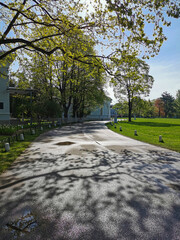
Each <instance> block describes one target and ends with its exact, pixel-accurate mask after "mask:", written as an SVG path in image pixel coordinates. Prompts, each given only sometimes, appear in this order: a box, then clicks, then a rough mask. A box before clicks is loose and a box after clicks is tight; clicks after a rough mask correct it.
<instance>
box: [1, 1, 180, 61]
mask: <svg viewBox="0 0 180 240" xmlns="http://www.w3.org/2000/svg"><path fill="white" fill-rule="evenodd" d="M179 9H180V3H179V1H178V0H168V1H167V0H158V1H157V0H151V1H149V0H143V1H142V0H136V1H130V0H94V1H90V2H89V1H80V0H71V1H69V0H43V1H41V0H16V1H14V0H12V1H11V0H4V1H3V2H2V1H1V2H0V21H1V29H0V30H1V31H0V46H1V50H3V51H4V52H3V53H2V54H1V56H0V59H4V58H5V57H6V56H8V55H9V54H11V53H16V52H17V51H18V50H22V49H26V50H29V51H38V52H40V53H42V54H46V55H49V56H50V55H51V54H53V53H54V52H55V51H57V50H60V51H61V52H62V53H63V54H67V55H68V57H70V58H73V59H74V60H78V61H86V60H87V59H84V58H86V57H94V56H95V55H96V54H93V55H91V54H90V55H89V54H85V55H82V54H79V52H77V54H73V53H72V52H71V51H69V50H68V47H67V45H66V43H65V42H64V37H68V38H71V39H76V42H77V41H78V42H79V43H81V44H82V42H83V41H84V40H82V38H79V35H81V33H82V32H83V34H85V35H87V36H91V38H92V39H93V40H94V42H95V43H96V44H102V45H103V46H105V47H111V52H110V55H106V56H105V55H103V54H101V57H107V58H112V57H115V56H117V55H118V53H119V51H121V50H122V48H123V47H125V46H126V47H127V46H129V44H131V43H132V44H133V45H136V48H137V46H139V48H141V46H143V47H146V50H147V51H148V54H150V55H154V54H156V53H157V52H158V51H159V49H160V46H161V45H162V43H163V41H164V40H165V39H166V37H165V36H164V34H163V25H165V26H169V25H170V22H169V21H168V18H167V17H169V16H170V17H175V18H178V17H179V14H180V11H179ZM147 24H149V25H150V28H149V29H148V32H147V30H146V25H147ZM44 28H45V29H46V31H44ZM42 29H43V31H42ZM34 32H36V33H37V34H32V33H34ZM45 40H46V41H45ZM48 41H53V43H54V45H53V46H52V47H50V48H49V47H48V46H47V44H48ZM45 43H46V44H45ZM92 62H93V61H92Z"/></svg>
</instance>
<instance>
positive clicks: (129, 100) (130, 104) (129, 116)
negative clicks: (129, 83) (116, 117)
mask: <svg viewBox="0 0 180 240" xmlns="http://www.w3.org/2000/svg"><path fill="white" fill-rule="evenodd" d="M128 108H129V109H128V122H131V114H132V98H131V96H130V93H128Z"/></svg>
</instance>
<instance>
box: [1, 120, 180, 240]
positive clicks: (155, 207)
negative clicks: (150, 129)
mask: <svg viewBox="0 0 180 240" xmlns="http://www.w3.org/2000/svg"><path fill="white" fill-rule="evenodd" d="M0 227H1V230H0V239H1V240H9V239H23V240H26V239H29V240H46V239H49V240H75V239H77V240H81V239H82V240H115V239H120V240H121V239H122V240H124V239H133V240H134V239H138V240H141V239H143V240H144V239H145V240H146V239H148V240H160V239H162V240H175V239H176V240H177V239H180V154H179V153H176V152H172V151H169V150H165V149H161V148H158V147H154V146H152V145H148V144H145V143H141V142H139V141H135V140H132V139H129V138H126V137H123V136H120V135H118V134H116V133H113V132H111V131H110V130H108V129H107V128H106V127H105V126H104V124H103V123H102V122H101V123H98V122H91V123H84V124H76V125H73V126H66V127H63V128H61V129H56V130H52V131H50V132H48V133H45V134H43V135H42V136H41V137H39V138H38V139H37V140H36V142H34V143H33V144H32V145H31V147H30V148H29V149H28V150H26V151H25V153H24V154H23V155H22V156H21V157H20V158H19V159H18V161H16V162H15V163H14V164H13V165H12V167H11V168H10V169H9V170H8V171H6V172H5V173H4V174H2V175H1V176H0Z"/></svg>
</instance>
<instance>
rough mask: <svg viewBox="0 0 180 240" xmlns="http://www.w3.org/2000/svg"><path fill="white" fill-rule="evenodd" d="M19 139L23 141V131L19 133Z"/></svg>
mask: <svg viewBox="0 0 180 240" xmlns="http://www.w3.org/2000/svg"><path fill="white" fill-rule="evenodd" d="M20 140H21V141H24V135H23V133H21V134H20Z"/></svg>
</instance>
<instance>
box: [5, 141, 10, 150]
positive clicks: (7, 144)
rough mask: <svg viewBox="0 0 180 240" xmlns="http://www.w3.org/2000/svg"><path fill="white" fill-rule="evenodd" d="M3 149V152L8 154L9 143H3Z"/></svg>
mask: <svg viewBox="0 0 180 240" xmlns="http://www.w3.org/2000/svg"><path fill="white" fill-rule="evenodd" d="M4 147H5V151H6V152H9V150H10V145H9V143H5V145H4Z"/></svg>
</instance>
